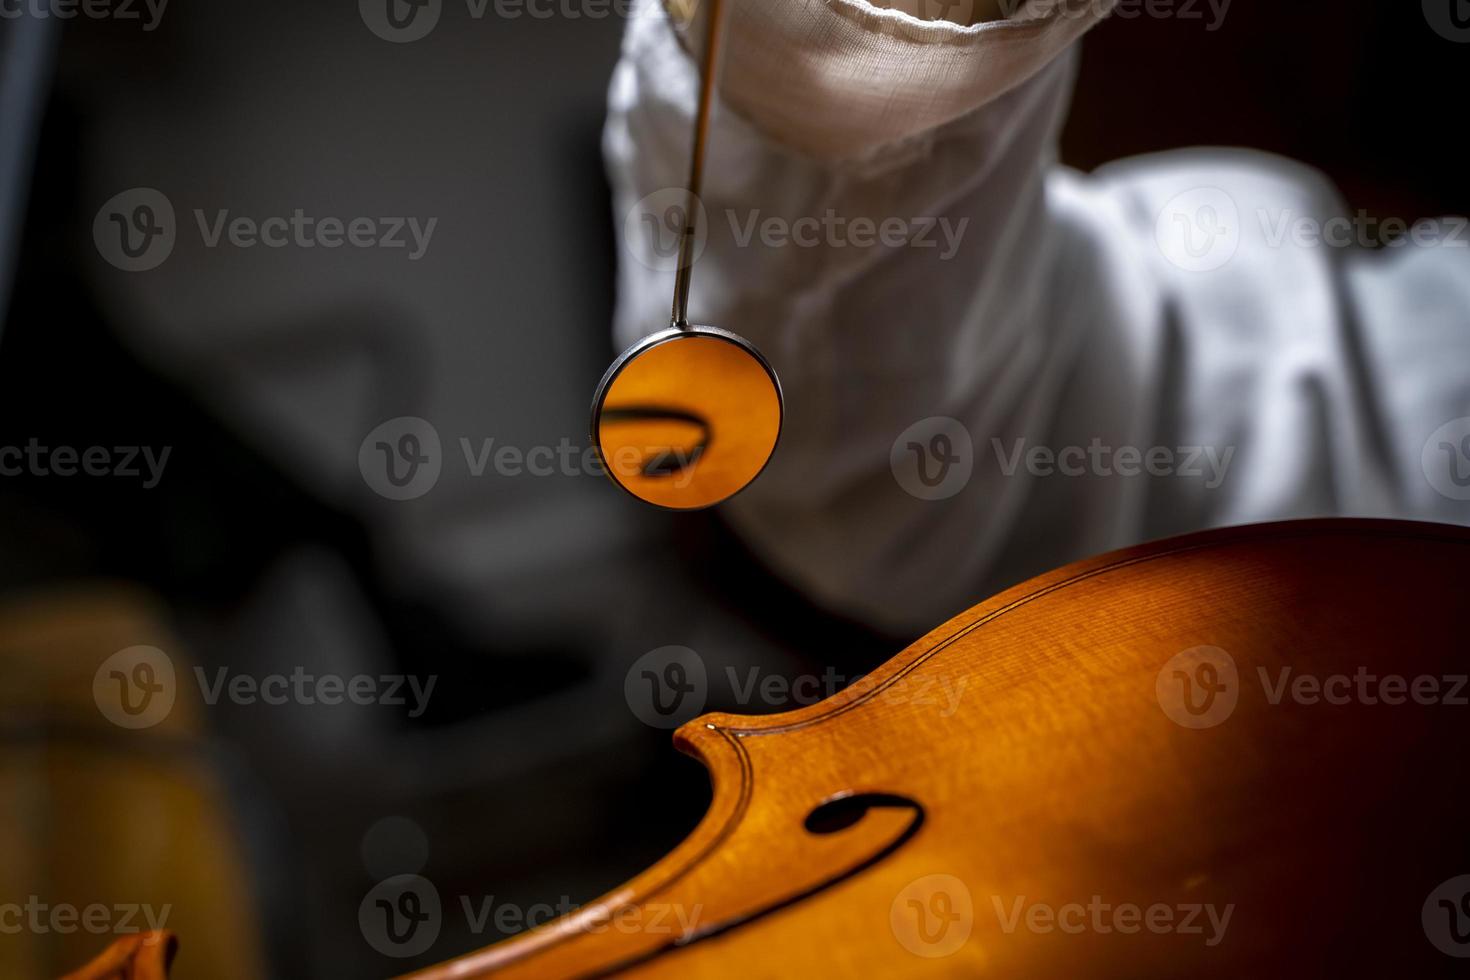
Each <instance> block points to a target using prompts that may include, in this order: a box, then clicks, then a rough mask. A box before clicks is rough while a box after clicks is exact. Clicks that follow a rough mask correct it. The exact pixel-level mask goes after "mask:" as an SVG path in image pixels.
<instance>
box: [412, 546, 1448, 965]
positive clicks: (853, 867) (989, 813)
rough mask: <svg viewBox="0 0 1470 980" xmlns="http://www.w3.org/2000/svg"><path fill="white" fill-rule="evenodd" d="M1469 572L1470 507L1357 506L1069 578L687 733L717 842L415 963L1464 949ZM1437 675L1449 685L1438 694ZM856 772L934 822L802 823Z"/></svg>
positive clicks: (700, 834) (1090, 957)
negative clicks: (572, 908)
mask: <svg viewBox="0 0 1470 980" xmlns="http://www.w3.org/2000/svg"><path fill="white" fill-rule="evenodd" d="M1467 567H1470V533H1467V532H1466V531H1465V530H1462V529H1455V528H1449V527H1443V526H1438V525H1422V524H1406V523H1399V522H1384V521H1348V520H1334V521H1314V522H1302V523H1291V524H1279V525H1265V526H1257V527H1249V528H1239V529H1232V530H1227V531H1218V532H1208V533H1204V534H1199V535H1193V536H1189V537H1185V538H1180V539H1175V540H1172V541H1167V542H1163V543H1159V544H1154V545H1147V546H1143V547H1139V548H1134V549H1130V550H1127V551H1123V552H1119V553H1116V554H1113V555H1108V556H1104V557H1101V558H1097V559H1092V560H1089V561H1084V562H1081V563H1078V564H1076V565H1072V566H1069V567H1067V568H1064V569H1061V570H1059V571H1056V572H1053V573H1050V574H1048V575H1044V576H1042V577H1040V578H1038V579H1035V580H1033V581H1031V582H1028V583H1026V584H1024V585H1021V586H1018V587H1016V588H1014V589H1011V590H1009V591H1007V592H1005V593H1003V594H1002V595H1000V596H997V597H995V598H993V599H991V600H989V601H987V602H983V603H981V604H980V605H978V606H976V607H974V608H973V609H971V610H969V611H968V612H966V613H964V614H963V615H961V616H958V617H956V618H955V619H953V620H951V621H950V622H948V623H946V624H944V625H943V626H941V627H940V628H939V629H936V630H934V631H933V632H931V633H929V634H928V635H927V636H925V637H923V638H922V639H920V640H919V641H918V642H916V643H914V644H913V645H911V646H910V647H908V648H907V649H906V650H904V651H903V652H902V653H900V654H899V655H898V656H896V657H894V658H893V659H892V660H890V661H889V662H888V663H887V664H885V665H884V666H883V667H881V668H880V669H878V670H877V671H875V672H874V673H873V674H871V675H870V676H869V677H867V678H866V679H864V680H862V681H860V682H858V683H856V684H855V685H853V686H852V687H851V688H850V689H848V690H847V691H844V692H842V693H841V694H840V695H838V696H836V697H834V698H831V699H829V700H827V701H825V702H822V703H820V704H816V705H813V706H810V707H807V708H803V709H800V710H797V711H792V712H788V713H784V714H779V715H772V716H766V717H741V716H737V715H724V714H716V715H708V716H705V717H702V718H700V719H697V720H696V721H694V722H691V723H689V724H688V725H686V726H684V727H683V728H681V729H680V730H679V731H678V732H677V733H676V742H677V744H678V745H679V747H680V748H681V749H683V750H684V751H686V752H689V753H691V754H693V755H694V756H696V757H697V758H699V759H700V760H702V761H703V763H704V764H705V765H706V766H707V767H708V769H709V771H710V775H711V779H712V782H713V787H714V793H713V801H712V804H711V806H710V809H709V812H708V814H707V815H706V817H705V819H704V820H703V821H702V822H701V823H700V825H699V826H698V827H697V828H696V829H695V831H694V832H693V833H692V834H691V835H690V837H689V838H688V839H687V840H685V841H684V842H683V843H682V844H681V845H680V846H678V847H677V848H675V850H674V851H673V852H672V853H670V854H669V855H668V856H667V857H666V858H665V859H663V860H662V861H660V862H659V863H658V864H656V865H655V866H654V867H652V868H650V869H649V870H648V871H646V872H644V873H643V874H641V875H639V876H638V877H636V878H634V879H633V880H632V881H630V882H628V883H627V884H626V885H624V886H623V887H621V888H619V889H617V890H615V891H614V892H612V893H611V894H609V895H607V896H604V898H602V899H601V900H599V901H598V902H595V903H593V904H591V905H589V906H587V907H586V908H584V909H583V910H582V911H581V912H580V913H579V914H578V915H576V916H573V917H571V918H567V919H563V920H560V921H558V922H556V923H554V924H552V925H549V926H546V927H543V928H540V929H537V930H534V931H532V932H530V933H527V934H525V935H523V936H520V937H516V938H515V939H512V940H510V941H507V942H505V943H501V944H499V945H496V946H492V947H489V948H488V949H485V950H482V951H480V952H478V953H473V954H470V955H468V956H465V957H462V958H460V959H458V960H455V961H451V962H449V963H447V964H444V965H442V966H440V967H437V968H434V969H430V970H427V971H423V972H421V973H419V974H416V975H415V976H416V977H417V978H419V980H445V978H450V977H479V976H488V975H492V974H493V975H496V976H505V977H560V976H593V975H608V974H617V975H629V976H639V977H665V976H667V977H729V976H741V977H765V976H772V977H774V976H802V977H811V976H829V977H830V976H863V977H868V976H936V977H938V976H995V977H1038V978H1041V977H1173V976H1201V975H1204V976H1282V975H1288V974H1290V975H1293V976H1317V975H1323V976H1345V975H1355V976H1432V975H1454V974H1455V973H1457V972H1458V973H1463V972H1464V971H1465V970H1466V969H1467V968H1470V960H1467V959H1457V958H1454V957H1452V956H1450V955H1447V954H1446V953H1445V952H1442V951H1441V950H1440V949H1439V948H1436V946H1435V945H1434V941H1435V939H1436V938H1438V939H1439V940H1440V941H1441V943H1442V944H1443V943H1448V944H1449V948H1450V949H1451V950H1452V951H1459V952H1465V953H1470V946H1467V947H1463V948H1461V947H1457V946H1455V944H1454V939H1453V937H1452V934H1449V933H1448V932H1446V931H1445V930H1446V929H1447V923H1448V922H1449V921H1450V920H1449V916H1450V913H1451V912H1457V909H1455V908H1454V907H1453V903H1454V902H1456V901H1458V900H1459V899H1458V895H1457V894H1456V893H1454V889H1455V888H1456V887H1458V886H1456V885H1454V883H1453V879H1455V878H1456V877H1457V876H1460V875H1466V874H1470V843H1467V842H1470V836H1467V831H1470V824H1467V820H1466V810H1465V806H1464V801H1465V798H1466V796H1467V794H1466V793H1465V786H1466V777H1467V775H1470V773H1467V768H1470V763H1467V756H1466V752H1465V747H1466V741H1467V739H1466V736H1467V733H1470V707H1467V706H1466V705H1465V704H1464V699H1465V698H1466V697H1470V689H1467V688H1466V687H1465V686H1463V676H1464V675H1465V674H1466V673H1467V672H1470V656H1467V641H1470V629H1467V625H1466V624H1467V614H1470V603H1467V602H1466V593H1467V584H1470V577H1467V574H1466V571H1467ZM1201 648H1204V652H1203V653H1199V654H1188V653H1186V651H1192V650H1200V649H1201ZM1216 651H1224V653H1225V654H1226V655H1228V658H1229V660H1228V663H1229V664H1233V667H1234V669H1235V672H1236V674H1235V677H1234V679H1233V688H1234V704H1233V708H1231V709H1230V710H1228V711H1227V710H1226V708H1227V706H1228V702H1229V701H1230V696H1229V695H1228V693H1226V692H1225V691H1222V692H1217V697H1216V700H1215V701H1214V702H1208V701H1207V700H1206V699H1204V698H1202V697H1200V696H1199V691H1198V690H1195V691H1194V692H1192V693H1193V695H1194V697H1195V701H1194V702H1193V703H1194V705H1195V707H1196V708H1203V707H1204V706H1205V705H1206V704H1210V707H1209V708H1208V710H1203V711H1202V713H1200V714H1191V713H1190V712H1189V711H1188V709H1186V708H1183V707H1182V706H1181V705H1182V702H1181V701H1180V700H1179V699H1180V697H1181V696H1182V693H1184V692H1183V686H1182V680H1181V678H1189V679H1190V680H1191V681H1195V682H1199V681H1208V680H1209V679H1210V677H1209V674H1208V669H1206V668H1202V667H1201V664H1202V663H1203V660H1201V659H1200V658H1205V659H1208V660H1209V661H1210V663H1211V664H1212V665H1223V664H1225V663H1226V661H1224V660H1222V659H1220V654H1219V653H1218V652H1216ZM1181 654H1182V655H1183V656H1182V657H1181ZM1191 658H1194V659H1191ZM1283 671H1287V673H1285V674H1283V673H1282V672H1283ZM1360 674H1361V675H1372V676H1374V677H1376V678H1378V679H1379V680H1378V681H1377V682H1375V683H1368V682H1362V683H1359V682H1356V681H1354V680H1353V679H1354V678H1356V677H1357V676H1360ZM1227 675H1228V670H1226V671H1219V672H1217V675H1216V676H1217V678H1218V679H1219V680H1221V681H1225V682H1227V683H1228V682H1230V681H1231V678H1229V677H1228V676H1227ZM1389 675H1393V676H1395V677H1402V678H1404V682H1403V688H1402V690H1401V689H1400V687H1399V685H1397V684H1396V683H1389V684H1384V683H1383V680H1382V679H1383V678H1386V677H1388V676H1389ZM1304 676H1305V677H1308V678H1315V679H1316V683H1317V684H1318V685H1319V686H1320V685H1322V684H1324V683H1325V684H1326V685H1327V688H1328V690H1329V693H1331V694H1332V695H1333V699H1334V700H1342V698H1341V695H1342V694H1343V691H1344V687H1343V684H1342V683H1339V682H1337V681H1334V680H1333V678H1337V677H1343V676H1346V677H1347V678H1348V679H1349V684H1348V689H1349V690H1350V693H1349V695H1348V697H1347V700H1346V702H1345V703H1327V702H1326V701H1325V700H1324V699H1323V697H1322V695H1321V693H1320V691H1319V693H1318V695H1317V696H1316V698H1315V701H1314V700H1313V698H1312V697H1311V687H1312V685H1311V683H1310V682H1303V681H1302V680H1301V678H1302V677H1304ZM1423 678H1434V679H1435V683H1436V686H1437V695H1436V697H1437V698H1438V701H1437V703H1428V704H1425V703H1415V700H1414V697H1413V693H1412V692H1413V691H1414V690H1416V689H1415V688H1414V687H1413V685H1414V683H1415V682H1416V680H1417V681H1418V683H1419V687H1418V688H1417V690H1418V692H1419V693H1420V695H1421V696H1422V695H1423V694H1424V693H1425V692H1426V691H1427V687H1426V684H1427V681H1424V680H1422V679H1423ZM1457 678H1458V679H1460V680H1458V681H1457ZM1283 680H1285V682H1286V684H1287V688H1286V689H1285V690H1284V691H1282V689H1281V683H1282V681H1283ZM1365 683H1366V686H1364V684H1365ZM1293 684H1295V685H1297V686H1296V688H1295V690H1296V691H1297V692H1298V694H1299V695H1301V696H1294V695H1293V694H1292V693H1291V691H1292V687H1291V685H1293ZM1457 685H1458V686H1457ZM1226 690H1227V691H1228V690H1229V688H1227V689H1226ZM1364 690H1366V691H1368V692H1370V694H1372V695H1373V696H1374V702H1373V703H1369V701H1368V699H1367V698H1365V697H1363V696H1362V694H1361V693H1360V692H1361V691H1364ZM1278 691H1281V693H1280V696H1279V697H1277V698H1276V700H1275V703H1273V695H1275V694H1276V693H1277V692H1278ZM1393 692H1398V696H1400V697H1402V698H1403V699H1404V701H1405V703H1399V704H1391V703H1384V702H1385V700H1389V699H1392V698H1393V697H1394V696H1395V695H1394V693H1393ZM1174 718H1181V719H1183V720H1184V724H1181V723H1179V722H1177V721H1175V720H1174ZM844 793H882V794H892V795H896V796H898V797H903V798H908V799H911V800H913V801H916V802H917V803H918V804H919V805H920V806H922V808H923V819H922V823H921V824H920V825H918V827H917V830H916V831H913V827H914V825H915V819H916V818H915V813H914V811H913V810H910V809H907V808H904V807H901V806H891V807H880V808H875V809H872V810H869V811H868V812H867V814H866V815H865V816H863V817H862V819H860V820H858V821H857V822H856V823H854V824H853V825H852V826H850V827H848V828H847V829H843V830H838V831H836V832H833V833H826V834H816V833H812V832H810V831H808V830H807V829H806V828H805V827H804V825H803V822H804V820H805V819H806V818H807V815H808V814H809V813H810V812H811V811H812V810H813V808H814V807H817V806H818V805H819V804H821V803H822V802H823V801H824V800H828V799H830V798H832V797H834V796H837V795H840V794H844ZM910 831H912V834H911V836H910V837H908V839H906V840H904V839H903V838H904V835H905V833H906V832H910ZM898 841H902V842H901V843H899V844H898V845H897V846H896V847H895V846H894V845H895V842H898ZM888 849H891V853H886V854H885V853H884V852H885V851H886V850H888ZM1447 882H1448V883H1450V884H1449V885H1448V886H1447V885H1446V883H1447ZM1446 887H1448V888H1449V891H1446V890H1445V889H1446ZM1467 887H1470V886H1467ZM1437 890H1438V891H1437ZM1445 896H1449V898H1448V899H1446V897H1445ZM1439 901H1446V902H1449V903H1450V904H1448V905H1445V906H1444V907H1443V908H1441V906H1440V905H1439V904H1438V902H1439ZM1104 906H1105V907H1106V908H1107V909H1110V910H1111V911H1110V912H1109V911H1102V910H1101V908H1102V907H1104ZM1077 907H1080V908H1081V910H1082V911H1081V912H1080V916H1081V918H1082V919H1083V920H1084V922H1083V927H1082V928H1080V929H1077V928H1076V927H1077V926H1078V924H1079V913H1078V912H1076V911H1074V909H1075V908H1077ZM1125 907H1134V908H1136V909H1138V915H1137V917H1134V916H1130V915H1128V914H1127V913H1126V912H1124V911H1122V909H1123V908H1125ZM1093 909H1098V911H1096V912H1094V911H1093ZM1160 909H1164V910H1168V912H1169V924H1165V921H1164V915H1163V913H1162V912H1160V911H1158V910H1160ZM1191 909H1196V910H1197V911H1195V912H1194V913H1193V915H1192V917H1190V916H1191V912H1190V910H1191ZM1038 910H1040V911H1038ZM1045 910H1050V911H1051V913H1052V915H1053V916H1057V915H1060V916H1061V917H1062V920H1063V921H1062V923H1060V924H1059V923H1058V922H1057V920H1056V919H1055V918H1053V919H1051V920H1050V928H1048V927H1047V926H1048V921H1049V920H1048V919H1047V917H1046V914H1045ZM1227 910H1228V915H1229V918H1228V919H1226V920H1224V923H1223V927H1222V926H1221V919H1222V918H1223V916H1224V915H1226V914H1227ZM1210 912H1213V914H1214V918H1213V919H1211V918H1210ZM1018 913H1019V919H1018V918H1016V916H1017V914H1018ZM1150 915H1151V916H1152V917H1151V919H1149V920H1148V921H1145V917H1147V916H1150ZM1441 916H1442V917H1443V918H1442V919H1441V918H1439V917H1441ZM1466 916H1470V912H1467V913H1466ZM1466 916H1462V917H1461V918H1460V919H1459V920H1457V921H1458V922H1459V924H1460V925H1461V926H1462V927H1463V928H1466V929H1470V917H1466ZM681 917H682V918H681ZM1186 917H1190V918H1189V919H1188V923H1187V924H1186ZM681 922H682V923H686V924H688V923H691V922H692V928H690V929H688V930H687V931H681V930H680V928H679V923H681ZM1149 922H1151V923H1152V927H1150V925H1149ZM1130 925H1131V926H1133V929H1132V931H1129V930H1128V926H1130ZM1063 926H1065V927H1066V928H1064V927H1063ZM1194 928H1198V929H1199V932H1194V931H1192V930H1193V929H1194ZM1441 933H1443V934H1442V935H1441ZM1446 936H1451V938H1449V939H1446V938H1445V937H1446ZM680 943H682V945H679V944H680Z"/></svg>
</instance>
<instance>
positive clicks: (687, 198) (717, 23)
mask: <svg viewBox="0 0 1470 980" xmlns="http://www.w3.org/2000/svg"><path fill="white" fill-rule="evenodd" d="M705 3H707V4H708V5H709V7H708V11H709V12H708V15H707V16H708V18H709V22H708V23H707V24H706V25H705V40H704V66H703V68H702V69H701V71H700V77H699V107H698V109H697V110H696V114H695V117H694V148H693V150H692V152H691V153H690V159H689V183H688V184H686V185H685V188H684V190H685V195H684V228H683V230H682V231H681V232H680V236H679V268H678V270H677V271H676V272H675V274H674V310H673V317H672V320H673V325H674V326H675V327H678V328H679V329H680V330H687V329H689V286H690V281H691V279H692V278H693V275H694V240H695V231H696V228H695V222H696V221H698V220H699V219H698V205H699V194H700V190H701V189H702V187H703V185H704V148H705V144H706V143H708V142H709V117H710V109H711V106H712V105H713V103H714V99H715V79H716V77H717V76H718V73H719V64H720V36H721V34H722V33H723V31H721V27H722V20H723V16H724V6H725V4H724V0H705Z"/></svg>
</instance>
